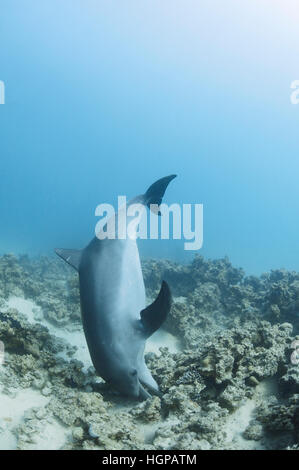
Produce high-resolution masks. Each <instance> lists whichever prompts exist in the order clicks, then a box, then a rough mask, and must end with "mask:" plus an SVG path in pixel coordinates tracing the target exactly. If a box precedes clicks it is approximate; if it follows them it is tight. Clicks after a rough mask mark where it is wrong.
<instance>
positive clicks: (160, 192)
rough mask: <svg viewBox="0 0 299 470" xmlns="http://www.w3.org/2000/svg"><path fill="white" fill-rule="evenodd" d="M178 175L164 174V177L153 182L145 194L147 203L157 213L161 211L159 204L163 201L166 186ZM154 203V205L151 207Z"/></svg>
mask: <svg viewBox="0 0 299 470" xmlns="http://www.w3.org/2000/svg"><path fill="white" fill-rule="evenodd" d="M175 177H176V175H170V176H164V178H161V179H159V180H158V181H156V182H155V183H153V184H152V185H151V186H150V187H149V188H148V190H147V191H146V193H145V195H144V199H145V204H146V205H147V206H148V207H149V208H150V209H152V210H153V212H155V213H158V214H159V215H160V213H159V206H160V204H161V202H162V199H163V196H164V194H165V191H166V188H167V186H168V185H169V183H170V181H172V180H173V179H174V178H175ZM151 205H153V206H154V207H150V206H151Z"/></svg>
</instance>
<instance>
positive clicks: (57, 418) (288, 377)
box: [0, 255, 299, 450]
mask: <svg viewBox="0 0 299 470" xmlns="http://www.w3.org/2000/svg"><path fill="white" fill-rule="evenodd" d="M142 268H143V273H144V279H145V285H146V291H147V297H148V299H149V301H150V299H153V298H154V297H155V295H156V294H157V292H158V290H159V288H160V284H161V280H162V279H166V280H167V281H168V282H169V284H170V286H171V289H172V292H173V296H174V302H173V306H172V309H171V313H170V315H169V318H168V319H167V321H166V324H165V330H166V331H167V332H168V333H169V334H171V335H174V336H175V337H176V338H178V339H179V342H180V345H181V349H178V350H177V351H171V350H170V348H168V347H167V346H168V344H161V347H160V350H159V351H157V350H149V352H147V354H146V362H147V364H148V366H149V368H150V369H151V371H152V373H153V376H154V378H155V379H156V380H157V382H158V384H159V386H160V389H161V392H162V396H161V397H157V396H153V397H152V398H150V399H148V400H146V401H145V402H141V403H140V402H134V401H132V400H129V399H125V398H124V397H121V396H120V395H118V394H117V393H116V392H115V391H114V390H112V389H110V388H109V386H107V385H106V384H105V383H104V382H103V380H102V379H100V378H99V377H97V376H96V374H95V371H94V369H93V367H92V366H91V364H90V361H89V358H88V352H87V348H86V345H85V339H84V335H83V331H82V326H81V320H80V307H79V290H78V277H77V274H76V273H75V271H73V270H72V269H71V268H69V267H68V266H66V265H65V264H64V263H62V262H61V261H60V260H58V259H56V258H54V257H53V258H48V257H40V258H37V259H30V258H28V257H27V256H20V257H15V256H13V255H5V256H2V257H1V258H0V340H1V341H2V342H3V343H4V346H5V356H4V358H5V361H4V363H3V364H2V365H0V394H1V403H2V406H1V405H0V449H3V448H18V449H39V448H52V449H56V448H57V449H109V450H110V449H111V450H112V449H148V450H150V449H160V450H167V449H182V450H183V449H242V448H244V449H254V448H261V449H297V448H298V446H299V365H298V364H292V363H291V360H290V357H291V354H292V342H293V341H294V339H298V338H299V337H298V336H297V337H296V335H298V333H299V300H298V299H299V297H298V294H299V274H298V273H295V272H287V271H285V270H277V271H272V272H270V273H267V274H264V275H262V276H261V277H254V276H249V277H246V276H245V273H244V272H243V270H242V269H237V268H234V267H233V266H232V265H231V264H230V262H229V260H228V259H227V258H225V259H222V260H205V259H204V258H202V257H201V256H197V257H195V258H194V260H193V262H192V263H190V264H188V265H181V264H178V263H173V262H170V261H166V260H144V261H143V263H142Z"/></svg>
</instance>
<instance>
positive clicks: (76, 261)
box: [55, 248, 82, 271]
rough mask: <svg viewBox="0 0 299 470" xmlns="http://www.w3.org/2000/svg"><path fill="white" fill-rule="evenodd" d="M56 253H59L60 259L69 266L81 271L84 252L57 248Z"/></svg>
mask: <svg viewBox="0 0 299 470" xmlns="http://www.w3.org/2000/svg"><path fill="white" fill-rule="evenodd" d="M55 253H57V255H58V256H60V258H62V259H64V261H66V262H67V263H68V264H69V265H71V266H73V268H75V269H76V270H77V271H78V270H79V265H80V261H81V255H82V250H68V249H66V248H56V249H55Z"/></svg>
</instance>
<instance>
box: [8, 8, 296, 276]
mask: <svg viewBox="0 0 299 470" xmlns="http://www.w3.org/2000/svg"><path fill="white" fill-rule="evenodd" d="M298 19H299V12H298V6H296V5H295V3H294V2H292V1H290V0H284V1H282V0H279V1H277V2H275V3H274V2H272V1H269V0H243V1H242V2H236V1H232V0H226V2H223V0H210V1H203V2H200V1H198V0H192V1H191V0H185V1H184V2H182V1H179V0H163V2H161V1H160V0H159V1H158V0H151V1H150V2H148V1H140V0H126V1H123V0H113V1H110V0H106V1H102V0H43V1H38V0H6V1H5V0H3V1H2V2H1V11H0V41H1V42H0V44H1V47H0V80H3V81H4V82H5V87H6V89H5V92H6V93H5V98H6V103H5V105H0V132H1V139H0V152H1V153H0V155H1V160H0V171H1V173H0V174H1V185H0V217H1V232H0V234H1V236H0V251H1V252H2V253H3V252H7V251H10V252H11V251H13V252H16V253H19V252H21V253H25V252H26V253H32V254H37V253H48V252H52V250H53V247H55V246H64V247H81V246H84V245H85V244H86V243H87V241H88V240H89V239H90V238H91V237H92V236H93V231H94V227H95V223H96V221H97V220H96V218H95V216H94V210H95V207H96V206H97V205H98V204H99V203H101V202H110V203H115V202H116V197H117V195H121V194H125V195H127V196H128V197H131V196H134V195H136V194H139V193H141V192H143V191H145V189H146V188H147V187H148V186H149V185H150V184H151V183H152V182H153V181H155V180H156V179H157V178H159V177H161V176H165V175H168V174H171V173H177V174H178V178H177V179H176V180H175V181H173V182H172V183H171V185H170V187H169V188H168V191H167V195H166V200H165V201H166V202H169V203H172V202H178V203H203V204H204V246H203V249H202V250H200V252H201V254H203V255H204V256H207V257H212V258H215V257H222V256H224V255H228V256H229V257H230V259H231V261H232V262H233V263H234V264H235V265H237V266H242V267H244V268H245V269H246V271H247V272H249V273H260V272H262V271H266V270H269V269H271V268H279V267H285V268H288V269H295V270H299V250H298V234H299V184H298V174H299V143H298V141H299V139H298V136H299V134H298V125H299V105H297V106H296V105H292V104H291V102H290V93H291V89H290V85H291V82H292V81H293V80H296V79H299V61H298V57H299V54H298V53H299V30H298ZM141 251H142V254H143V255H147V256H148V255H150V256H158V257H171V258H174V259H178V260H184V259H189V258H190V257H191V256H192V254H190V252H189V253H186V252H184V249H183V242H180V241H159V242H154V241H150V240H148V241H144V242H142V244H141Z"/></svg>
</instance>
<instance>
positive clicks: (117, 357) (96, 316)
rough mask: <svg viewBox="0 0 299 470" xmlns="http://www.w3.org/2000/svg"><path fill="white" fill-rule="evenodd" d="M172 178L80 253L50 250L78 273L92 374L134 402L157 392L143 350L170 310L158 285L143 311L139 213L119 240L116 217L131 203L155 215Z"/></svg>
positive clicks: (151, 190)
mask: <svg viewBox="0 0 299 470" xmlns="http://www.w3.org/2000/svg"><path fill="white" fill-rule="evenodd" d="M175 177H176V175H170V176H166V177H164V178H161V179H159V180H158V181H156V182H155V183H153V184H152V185H151V186H150V187H149V188H148V190H147V191H146V193H145V194H142V195H140V196H137V197H135V198H134V199H132V200H131V201H129V202H128V203H127V204H125V205H124V206H123V207H122V208H120V209H119V212H118V214H117V213H116V214H113V216H111V218H110V219H109V220H108V221H107V224H106V225H105V227H104V228H103V229H102V231H101V232H100V233H97V234H96V236H95V237H94V238H93V239H92V241H91V242H90V243H89V244H88V245H87V246H86V248H84V249H83V250H72V249H71V250H70V249H56V250H55V251H56V253H57V254H58V256H60V257H61V258H62V259H64V260H65V261H66V262H67V263H68V264H70V265H71V266H73V267H74V268H75V269H76V270H77V271H78V273H79V287H80V304H81V316H82V324H83V329H84V333H85V337H86V342H87V346H88V349H89V353H90V357H91V360H92V363H93V365H94V368H95V370H96V372H97V374H98V375H99V376H101V377H102V378H103V379H104V380H105V381H106V382H107V383H109V384H111V385H112V386H113V387H114V388H115V389H116V390H118V392H120V393H121V394H123V395H126V396H129V397H133V398H135V399H137V398H138V399H146V398H148V397H150V396H151V395H150V393H149V392H148V391H147V390H146V388H144V385H145V386H146V387H147V388H148V389H149V390H150V391H151V392H153V393H155V394H158V395H159V393H160V392H159V388H158V385H157V382H156V381H155V380H154V378H153V377H152V375H151V372H150V371H149V369H148V368H147V366H146V364H145V360H144V349H145V343H146V340H147V339H148V338H149V337H150V336H151V335H152V334H153V333H154V332H155V331H156V330H157V329H158V328H159V327H160V326H161V325H162V323H163V322H164V321H165V319H166V317H167V314H168V313H169V311H170V307H171V292H170V289H169V286H168V284H167V283H166V282H165V281H162V285H161V289H160V292H159V294H158V296H157V298H156V300H155V301H154V302H153V303H152V304H151V305H149V306H147V307H146V306H145V287H144V281H143V275H142V270H141V264H140V258H139V251H138V247H137V243H136V238H137V229H138V226H139V222H140V219H141V216H142V210H141V211H140V212H139V215H138V217H135V218H134V217H133V216H132V215H131V216H129V217H127V218H126V221H125V228H126V229H128V224H130V236H126V237H123V236H120V232H122V234H123V229H124V227H123V226H121V225H122V224H119V220H120V218H119V217H118V215H123V214H120V213H121V212H122V213H124V211H126V214H128V213H129V209H130V208H132V207H135V205H136V204H137V206H138V207H139V208H140V207H141V208H142V209H143V210H144V211H146V207H149V208H150V209H152V210H153V212H155V213H156V214H158V215H160V211H159V206H160V204H161V202H162V198H163V196H164V193H165V191H166V188H167V186H168V184H169V183H170V181H171V180H172V179H173V178H175ZM135 214H136V212H135ZM111 219H112V220H111ZM121 220H123V219H121ZM111 222H113V223H112V225H111ZM107 226H110V227H111V226H113V227H115V237H114V238H112V237H107V236H106V237H105V234H104V232H105V230H104V229H107ZM132 227H133V228H132ZM106 232H108V230H106ZM126 233H127V232H126ZM103 234H104V236H103Z"/></svg>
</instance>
